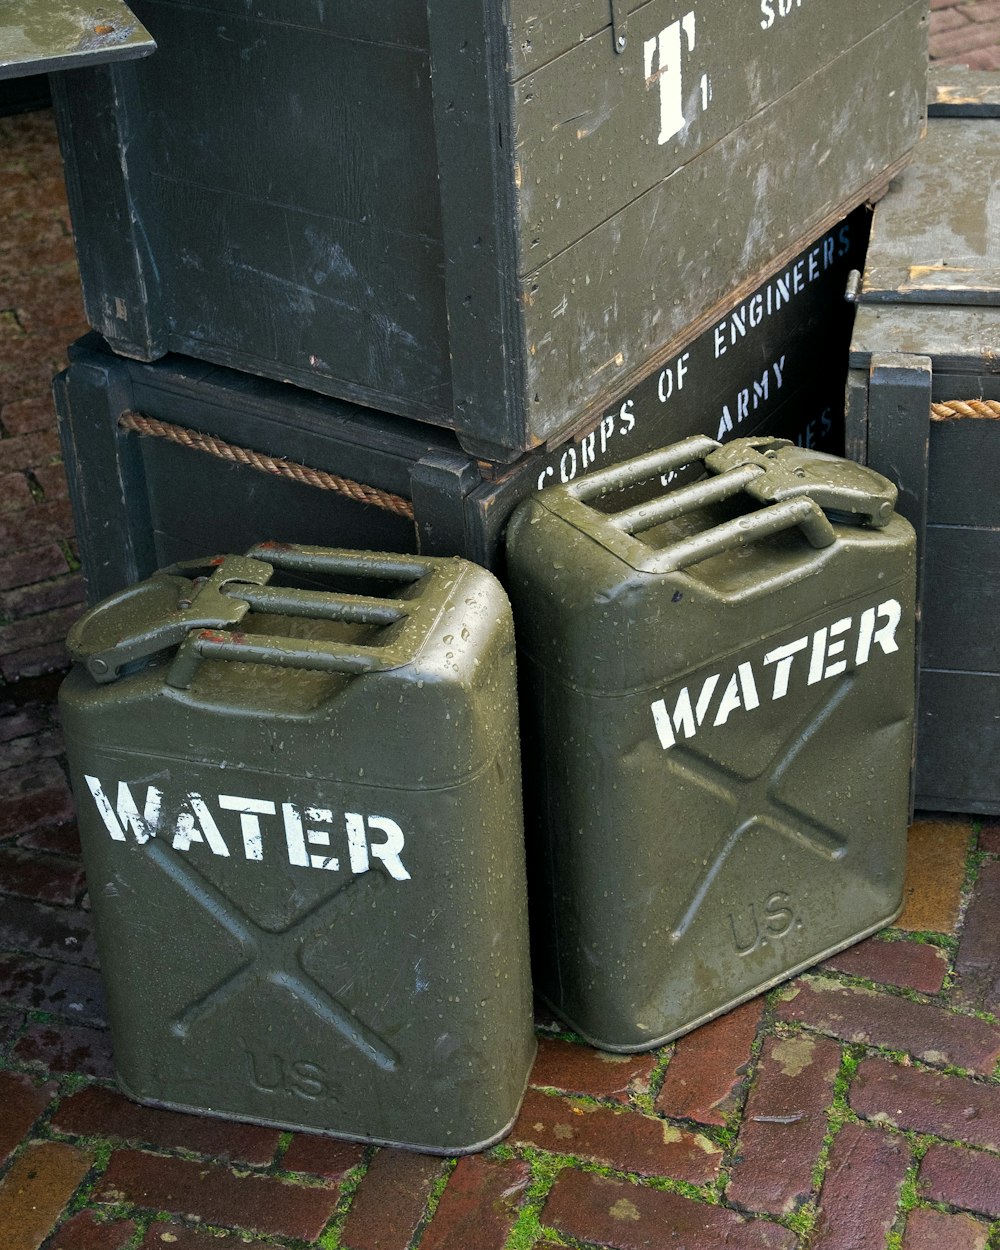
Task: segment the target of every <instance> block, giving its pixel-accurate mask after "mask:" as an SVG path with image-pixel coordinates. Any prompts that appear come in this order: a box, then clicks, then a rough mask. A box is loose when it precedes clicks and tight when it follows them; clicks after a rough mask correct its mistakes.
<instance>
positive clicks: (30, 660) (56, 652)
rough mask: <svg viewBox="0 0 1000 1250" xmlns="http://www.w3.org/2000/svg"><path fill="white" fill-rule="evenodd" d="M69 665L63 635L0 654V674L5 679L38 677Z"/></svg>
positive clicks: (14, 679) (18, 679)
mask: <svg viewBox="0 0 1000 1250" xmlns="http://www.w3.org/2000/svg"><path fill="white" fill-rule="evenodd" d="M34 619H36V620H38V619H41V618H38V617H36V618H34ZM68 667H69V655H68V653H67V651H66V644H65V641H64V639H63V638H62V636H60V637H59V638H58V639H57V640H55V641H53V642H46V643H41V644H40V645H39V646H37V647H28V648H25V649H24V650H20V651H14V652H12V653H11V654H10V655H4V656H0V674H2V675H3V679H4V681H21V680H22V679H23V678H25V677H38V676H40V675H42V674H43V673H53V672H55V671H56V670H57V669H58V670H62V669H65V668H68Z"/></svg>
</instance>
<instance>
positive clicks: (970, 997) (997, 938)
mask: <svg viewBox="0 0 1000 1250" xmlns="http://www.w3.org/2000/svg"><path fill="white" fill-rule="evenodd" d="M998 915H1000V862H997V861H995V860H988V861H987V862H986V863H984V864H983V866H982V868H981V870H980V873H979V879H978V880H977V881H976V885H975V889H974V891H973V894H972V901H971V902H970V904H969V909H968V911H967V912H966V913H965V923H964V925H963V926H962V937H961V941H960V943H959V947H958V956H957V958H956V960H955V971H956V972H957V973H958V976H959V978H960V979H959V993H960V996H961V998H962V1000H963V1001H964V1002H966V1003H968V1004H970V1005H971V1006H973V1007H976V1008H978V1010H980V1011H989V1012H993V1013H994V1014H995V1013H997V1012H998V1011H1000V925H998V924H997V916H998Z"/></svg>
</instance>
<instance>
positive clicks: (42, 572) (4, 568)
mask: <svg viewBox="0 0 1000 1250" xmlns="http://www.w3.org/2000/svg"><path fill="white" fill-rule="evenodd" d="M0 445H2V444H0ZM57 537H58V535H57ZM42 541H43V543H44V542H45V541H46V540H44V539H43V540H42ZM66 568H67V565H66V557H65V556H64V555H63V553H62V550H61V549H60V548H59V547H57V546H56V545H55V544H54V543H52V542H51V541H50V542H49V545H48V546H39V547H33V548H32V549H31V550H29V551H19V552H17V553H16V554H15V555H12V556H5V557H4V558H3V559H0V590H6V589H8V588H9V587H11V586H26V585H28V584H29V583H31V582H33V581H34V580H35V579H36V578H40V577H55V576H56V574H58V573H65V572H66Z"/></svg>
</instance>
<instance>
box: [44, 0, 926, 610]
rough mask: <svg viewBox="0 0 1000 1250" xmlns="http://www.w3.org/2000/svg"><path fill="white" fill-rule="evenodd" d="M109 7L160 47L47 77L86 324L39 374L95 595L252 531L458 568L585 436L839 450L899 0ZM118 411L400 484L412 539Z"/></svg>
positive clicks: (587, 450)
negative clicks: (211, 457)
mask: <svg viewBox="0 0 1000 1250" xmlns="http://www.w3.org/2000/svg"><path fill="white" fill-rule="evenodd" d="M133 7H134V8H135V10H136V13H137V15H138V17H139V18H140V20H141V21H142V22H143V23H144V25H145V26H146V27H147V28H148V29H149V30H150V32H151V33H152V35H153V37H154V38H155V39H156V42H157V47H158V50H157V52H156V54H155V55H154V56H152V57H150V58H149V59H148V60H146V61H144V62H142V63H135V64H130V65H117V66H109V67H104V68H99V69H93V70H87V71H85V72H84V71H81V72H77V73H73V74H67V75H64V76H62V77H61V78H60V79H58V80H57V81H56V97H57V98H56V103H57V110H58V116H59V120H60V130H61V135H62V141H63V147H64V157H65V162H66V170H67V184H68V188H69V194H70V202H71V207H72V211H73V217H74V225H75V230H76V234H77V242H78V250H79V255H80V261H81V272H82V277H83V284H84V292H85V299H86V306H87V311H88V317H89V319H90V321H91V324H92V325H93V326H94V327H95V329H96V330H98V331H99V332H100V334H101V335H103V336H104V339H105V341H106V343H107V344H108V346H109V348H110V349H111V350H110V351H108V350H106V349H103V348H101V347H99V346H95V344H93V343H89V344H84V345H82V346H81V347H80V349H79V350H78V352H77V353H76V355H75V356H74V363H73V364H72V365H71V368H70V371H69V376H68V378H67V379H64V380H63V382H62V383H61V385H60V389H59V392H58V394H59V396H60V409H61V415H62V420H63V426H64V432H65V439H66V445H67V450H68V453H69V456H70V460H71V463H72V465H73V474H72V478H73V480H74V491H75V499H76V505H77V511H78V522H79V532H80V534H81V535H82V536H83V539H84V546H85V548H86V547H89V554H87V555H86V561H87V563H86V569H87V573H88V577H89V579H90V581H91V593H92V594H95V595H96V594H98V593H106V592H107V591H108V590H109V589H112V588H113V587H114V585H115V584H116V583H117V584H121V582H122V580H123V579H129V578H133V577H135V576H138V575H141V574H143V573H146V572H148V571H149V570H150V568H151V566H152V564H153V563H155V562H157V561H161V560H163V559H169V558H173V556H174V554H175V553H176V552H178V551H180V550H182V549H183V550H186V549H187V545H188V544H189V543H190V542H192V541H196V543H197V546H198V548H199V550H205V549H206V548H211V547H215V546H222V545H229V546H233V545H241V544H242V542H243V540H244V538H245V539H246V540H247V541H252V540H254V539H256V538H261V537H266V536H273V533H272V534H265V533H260V532H258V527H259V526H261V525H264V524H265V523H266V524H267V525H269V526H271V527H272V529H273V528H274V526H275V525H277V526H278V528H280V529H282V530H283V535H282V536H285V537H288V538H289V539H291V538H298V539H305V538H307V537H312V538H316V539H318V537H319V536H318V535H317V534H316V532H315V531H316V529H317V528H322V529H323V531H324V533H323V540H324V541H327V542H332V543H344V544H357V545H387V544H389V543H391V544H392V545H397V546H405V545H406V544H408V543H409V544H413V543H416V542H418V541H419V544H420V546H421V548H422V549H424V550H435V551H441V550H447V549H451V550H455V551H460V552H462V553H463V554H471V555H473V556H474V558H477V559H481V560H483V561H484V562H487V563H489V562H492V561H493V559H494V553H495V551H496V547H497V541H498V536H499V534H500V532H501V531H502V526H503V521H504V520H505V518H506V515H507V513H508V512H509V509H510V507H512V506H513V504H514V503H515V502H516V501H517V499H518V498H520V497H521V496H522V495H523V494H524V493H525V492H526V491H527V490H529V489H535V488H536V487H537V486H538V485H539V484H544V483H545V482H546V481H549V480H553V479H555V478H556V477H557V476H558V477H560V478H565V477H566V476H567V475H569V476H573V475H575V474H578V473H580V472H585V471H586V470H587V469H588V468H589V467H590V466H591V465H592V464H594V463H596V462H597V461H598V460H603V461H604V462H607V460H608V459H609V458H621V457H623V456H626V455H628V454H632V453H634V452H636V451H640V450H643V448H645V447H649V446H653V445H656V444H658V443H663V442H666V441H670V440H672V439H675V438H677V437H681V436H682V435H684V434H686V433H692V432H696V431H697V432H709V433H712V434H717V433H718V434H720V435H722V436H723V437H725V436H730V435H735V434H737V433H740V434H742V433H748V432H750V431H751V430H753V429H755V428H756V429H768V430H775V431H779V430H780V431H781V432H791V433H792V434H793V435H795V436H796V437H799V438H801V439H802V440H803V441H812V442H813V443H817V442H818V443H820V444H821V445H826V446H828V447H830V448H831V449H833V450H836V449H838V446H842V443H841V442H840V441H839V437H840V419H841V411H840V410H841V409H842V404H841V402H840V401H839V400H838V398H837V395H836V392H837V389H838V383H837V381H836V376H837V375H836V365H835V364H833V363H832V362H833V360H834V358H835V356H836V350H835V349H836V346H837V344H839V343H841V342H842V341H843V340H842V338H841V337H839V336H842V335H845V334H846V333H847V332H848V330H847V327H848V321H847V320H845V318H846V316H847V314H845V313H844V311H843V309H842V307H841V301H840V291H841V289H842V283H843V279H844V277H845V276H846V271H847V268H849V262H850V260H851V257H852V256H855V257H856V254H857V249H858V248H860V247H863V243H864V234H865V230H866V224H865V221H864V213H863V210H862V211H861V212H860V213H857V214H855V215H854V216H849V214H851V213H852V211H853V210H855V209H858V208H859V206H862V205H863V204H865V202H866V201H867V200H869V199H870V198H871V197H873V196H875V195H877V194H878V193H879V192H880V191H881V190H882V189H884V187H885V186H886V185H887V182H888V180H889V178H890V177H891V176H892V175H893V174H894V172H896V171H897V170H898V169H899V168H900V166H901V165H902V164H903V163H905V161H906V159H907V157H908V154H909V152H910V149H911V148H912V147H913V145H914V143H915V142H916V140H917V139H918V137H919V135H920V133H921V130H922V127H923V124H924V113H925V104H924V99H925V68H926V32H927V12H926V9H927V5H926V3H925V0H917V2H914V0H844V2H843V3H840V4H839V5H838V7H837V12H836V16H835V18H834V16H833V15H832V14H831V11H830V8H829V6H828V5H825V4H822V3H820V2H819V0H761V3H754V4H747V3H743V2H739V3H737V2H736V0H685V3H683V4H681V5H677V4H676V3H675V2H674V0H647V2H646V3H642V4H630V3H628V0H576V2H575V3H573V4H570V5H566V4H555V3H552V2H547V3H543V4H540V5H539V4H537V3H536V4H532V5H530V6H529V5H527V4H525V3H524V2H523V0H512V2H511V3H510V4H508V5H505V6H500V5H497V4H495V3H493V0H442V2H441V3H434V4H429V5H421V4H414V3H409V2H408V3H404V2H403V0H390V2H387V3H385V4H382V5H379V6H370V5H346V4H340V3H327V4H320V5H314V6H310V7H309V10H308V12H305V11H301V12H299V11H297V12H295V13H294V14H290V13H289V11H288V8H287V6H286V5H283V4H279V3H278V2H277V0H260V2H259V3H257V4H255V5H254V6H252V8H248V7H247V6H245V5H242V4H236V3H233V2H232V0H208V2H207V3H204V4H201V5H199V6H198V7H197V8H195V7H192V6H190V5H187V4H182V3H179V2H178V0H136V3H135V4H134V6H133ZM855 263H856V262H855ZM154 362H155V363H154ZM220 367H221V368H220ZM831 369H832V372H830V370H831ZM267 379H270V380H271V382H270V383H269V382H268V381H267ZM275 382H276V383H285V384H288V383H291V384H292V385H291V386H288V385H285V386H280V385H279V386H275V385H273V383H275ZM792 396H796V401H795V402H794V403H789V402H788V401H789V400H790V399H791V398H792ZM126 411H129V412H132V411H138V413H139V416H140V417H146V418H155V419H158V420H159V421H161V422H163V421H165V422H167V423H168V424H170V425H172V426H177V427H180V429H181V430H182V431H184V430H191V429H193V430H196V431H198V432H200V433H203V434H212V435H214V436H215V437H216V438H218V439H220V440H222V441H223V442H225V443H227V444H228V445H232V446H239V447H240V448H242V449H244V450H246V451H251V452H252V451H257V452H267V453H269V454H270V455H271V456H272V457H279V458H285V459H303V460H305V459H308V460H310V461H311V462H312V464H311V467H314V468H317V469H324V470H327V471H328V472H330V473H333V474H335V475H339V476H343V477H348V478H351V479H354V480H358V479H360V480H361V481H362V482H364V483H366V484H368V485H373V486H378V487H382V488H383V489H385V490H388V491H389V492H390V493H393V494H399V495H402V496H405V497H406V498H407V499H408V500H409V501H410V502H411V503H412V506H413V511H414V512H415V513H416V516H417V523H416V530H415V531H414V529H413V527H412V526H411V525H410V524H409V522H408V521H407V519H406V509H405V508H404V509H403V519H404V521H406V526H405V527H404V528H403V529H401V528H399V527H398V526H397V527H396V531H397V532H395V533H394V532H391V531H393V525H394V524H395V523H392V524H389V523H382V522H380V523H378V524H375V525H371V524H369V516H370V515H371V513H372V509H371V507H370V505H367V504H354V505H352V507H353V511H352V509H351V508H347V511H346V512H345V511H344V508H346V507H347V506H346V505H338V508H334V509H333V510H330V509H329V508H327V505H319V504H316V503H313V502H312V500H313V499H314V498H315V494H314V495H311V496H309V498H308V501H307V499H306V496H305V495H300V496H298V497H297V498H296V499H295V501H294V502H293V501H292V500H291V499H290V497H289V496H288V495H287V494H285V495H281V496H280V497H279V495H278V494H274V495H271V494H269V491H272V490H273V491H277V490H278V487H279V486H280V487H281V489H282V490H285V491H287V489H288V487H287V486H286V484H285V483H283V482H278V481H277V479H276V484H275V486H274V487H270V486H268V485H267V484H266V483H267V482H268V481H269V479H267V478H264V477H260V478H259V479H258V478H255V481H254V483H253V484H252V485H251V484H248V483H246V482H244V481H243V479H244V478H245V477H246V475H250V474H254V473H256V470H253V469H249V468H241V467H236V468H233V469H232V470H231V471H230V472H229V473H228V474H222V475H219V473H218V471H217V470H209V469H207V468H201V467H199V468H197V469H196V468H194V467H192V468H190V469H185V467H184V465H185V464H190V465H192V466H193V465H194V463H195V458H196V457H201V456H202V453H200V452H195V451H193V450H190V443H187V444H184V443H183V442H182V443H181V444H180V447H186V448H187V449H186V450H185V451H183V452H181V451H180V450H179V449H178V446H177V445H175V446H174V448H173V450H171V451H169V452H167V451H166V450H160V451H153V450H150V448H149V446H148V444H149V443H150V442H151V441H152V440H149V439H147V438H145V437H144V436H143V435H142V434H139V433H137V431H138V430H144V431H147V432H148V431H149V430H150V429H151V428H152V427H151V426H149V424H148V422H147V424H146V425H145V426H143V425H141V424H136V421H135V420H134V419H129V421H127V422H126V424H125V426H122V425H121V424H120V418H121V416H122V414H123V413H125V412H126ZM345 431H350V433H349V434H348V433H345ZM181 437H182V438H183V434H182V435H181ZM184 457H186V459H184ZM390 462H391V464H390ZM383 470H384V473H383ZM237 476H240V481H241V484H240V485H237V484H236V478H237ZM380 476H384V479H385V480H384V481H380V480H379V478H380ZM210 479H211V481H210ZM109 483H110V485H109ZM511 483H514V485H512V484H511ZM302 489H303V490H305V489H306V488H305V487H303V488H302ZM199 491H200V492H201V494H198V492H199ZM116 492H117V496H116ZM171 494H172V495H173V502H172V503H170V504H168V503H167V502H165V500H166V499H167V497H168V496H170V495H171ZM195 496H197V499H196V498H195ZM116 497H117V498H118V503H117V504H116V505H115V506H116V507H118V519H117V520H115V519H114V518H113V517H112V515H111V514H112V513H114V508H111V511H110V512H109V507H110V506H111V503H113V502H114V500H115V498H116ZM428 498H432V499H433V500H434V504H433V507H431V508H430V511H429V512H428V510H427V500H428ZM178 499H180V500H185V501H186V503H184V504H178V503H177V502H176V501H177V500H178ZM264 499H266V500H267V501H268V502H266V503H264V504H262V503H261V500H264ZM205 500H211V503H210V504H209V505H206V504H205V502H204V501H205ZM185 507H187V509H188V513H189V514H190V515H192V516H193V515H195V514H197V515H198V516H199V518H200V519H199V521H198V523H197V525H195V523H194V522H193V521H192V522H191V523H190V524H188V525H187V527H186V528H185V524H184V517H183V515H182V514H183V512H184V508H185ZM324 508H327V510H326V511H325V512H324ZM123 509H124V512H125V513H127V514H128V517H127V524H126V525H125V529H126V532H127V533H128V534H129V535H134V536H135V542H134V543H133V545H132V547H131V548H130V550H131V552H132V554H131V555H128V554H127V552H125V553H123V552H119V551H116V544H115V541H114V538H113V535H114V532H115V529H116V527H120V526H121V525H122V524H123V521H122V516H121V514H122V510H123ZM338 509H339V511H338ZM237 510H239V512H240V513H241V514H242V516H243V523H242V525H234V524H233V523H232V514H233V513H234V512H236V511H237ZM321 514H322V515H323V516H324V517H325V520H324V522H323V524H322V525H320V523H319V516H320V515H321ZM432 515H433V520H430V519H427V518H429V517H431V516H432ZM223 518H227V519H226V520H225V521H224V520H223ZM425 521H426V523H424V522H425ZM327 525H328V526H329V532H327ZM404 529H405V534H404ZM192 534H194V537H192ZM102 536H103V537H102ZM224 537H225V538H226V539H227V542H225V543H223V541H222V540H223V538H224ZM129 541H130V542H131V541H132V540H131V538H130V540H129ZM102 544H103V545H102ZM127 546H128V544H126V547H127Z"/></svg>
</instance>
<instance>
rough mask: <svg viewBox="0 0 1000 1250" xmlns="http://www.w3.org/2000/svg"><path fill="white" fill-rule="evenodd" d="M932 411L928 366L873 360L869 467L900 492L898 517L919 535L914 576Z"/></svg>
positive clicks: (923, 361) (915, 360)
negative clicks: (904, 519) (894, 484)
mask: <svg viewBox="0 0 1000 1250" xmlns="http://www.w3.org/2000/svg"><path fill="white" fill-rule="evenodd" d="M930 405H931V362H930V360H929V359H928V358H927V357H926V356H876V357H873V359H872V362H871V370H870V376H869V383H868V460H867V464H868V466H869V467H870V468H872V469H875V471H876V472H878V473H881V474H883V476H885V477H887V478H889V480H890V481H892V482H895V483H896V486H897V487H898V488H899V499H898V500H897V502H896V511H897V512H899V513H900V514H901V515H902V516H904V517H906V519H907V520H908V521H909V522H910V524H911V525H912V526H913V528H914V529H915V530H916V532H917V551H918V570H919V562H920V559H921V558H922V556H921V553H922V551H923V540H924V531H925V529H926V527H927V459H928V447H929V441H930V432H929V426H930ZM919 580H920V576H919V571H918V582H919ZM918 589H919V587H918Z"/></svg>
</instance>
